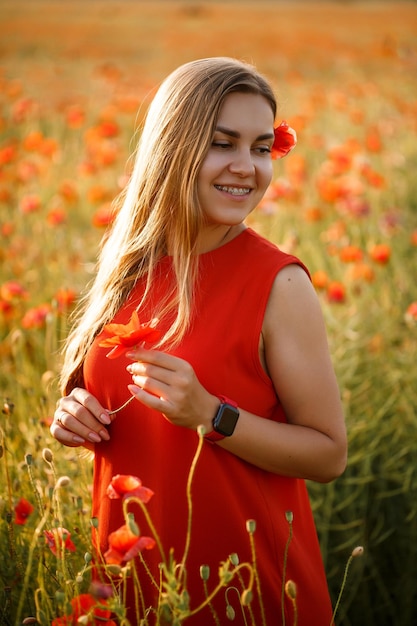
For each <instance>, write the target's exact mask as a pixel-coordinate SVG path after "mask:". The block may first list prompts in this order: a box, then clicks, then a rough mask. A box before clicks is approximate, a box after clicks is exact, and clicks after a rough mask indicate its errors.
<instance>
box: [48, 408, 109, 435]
mask: <svg viewBox="0 0 417 626" xmlns="http://www.w3.org/2000/svg"><path fill="white" fill-rule="evenodd" d="M63 406H65V409H64V408H63ZM54 422H55V424H56V425H57V427H58V428H59V429H61V430H65V431H68V432H69V433H70V434H72V435H73V436H75V437H80V438H81V439H83V440H88V441H90V442H91V443H99V442H100V441H102V440H105V441H108V440H109V439H110V436H109V433H108V432H107V430H106V429H105V428H104V427H103V424H102V423H101V422H99V421H98V420H97V419H96V418H95V417H94V416H93V415H92V414H91V413H90V412H89V411H88V410H87V409H86V408H85V407H84V406H83V405H82V404H80V403H79V402H76V401H75V400H73V399H70V398H69V397H67V398H66V402H65V403H62V405H61V407H60V408H58V409H57V410H56V411H55V415H54ZM52 434H53V435H54V436H55V432H53V433H52ZM56 434H57V435H58V437H57V438H58V439H59V438H60V437H61V438H62V436H63V433H62V432H61V431H60V430H58V431H57V432H56ZM64 438H65V442H67V441H68V436H67V435H65V437H64ZM79 443H81V442H79Z"/></svg>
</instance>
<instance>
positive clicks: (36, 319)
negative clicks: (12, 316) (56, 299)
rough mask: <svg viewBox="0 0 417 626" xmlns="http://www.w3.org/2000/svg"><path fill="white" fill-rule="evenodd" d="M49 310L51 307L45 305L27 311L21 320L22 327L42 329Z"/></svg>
mask: <svg viewBox="0 0 417 626" xmlns="http://www.w3.org/2000/svg"><path fill="white" fill-rule="evenodd" d="M51 310H52V307H51V305H50V304H47V303H45V304H40V305H39V306H36V307H33V308H32V309H28V310H27V311H26V313H25V314H24V316H23V318H22V327H23V328H43V327H44V326H45V324H46V318H47V317H48V315H49V313H50V312H51Z"/></svg>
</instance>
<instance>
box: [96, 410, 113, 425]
mask: <svg viewBox="0 0 417 626" xmlns="http://www.w3.org/2000/svg"><path fill="white" fill-rule="evenodd" d="M99 419H100V422H101V423H102V424H106V425H107V426H108V425H109V424H111V419H110V415H108V414H107V413H102V414H101V415H100V417H99Z"/></svg>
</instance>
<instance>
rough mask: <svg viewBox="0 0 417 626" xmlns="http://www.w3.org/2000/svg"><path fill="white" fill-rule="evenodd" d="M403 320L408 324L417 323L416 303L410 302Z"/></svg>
mask: <svg viewBox="0 0 417 626" xmlns="http://www.w3.org/2000/svg"><path fill="white" fill-rule="evenodd" d="M405 320H406V322H409V323H411V322H412V323H415V322H417V302H412V303H411V304H410V305H409V306H408V307H407V310H406V312H405Z"/></svg>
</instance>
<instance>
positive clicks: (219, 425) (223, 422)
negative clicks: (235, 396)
mask: <svg viewBox="0 0 417 626" xmlns="http://www.w3.org/2000/svg"><path fill="white" fill-rule="evenodd" d="M219 400H220V406H219V409H218V411H217V413H216V415H215V416H214V419H213V430H212V431H211V432H209V433H207V435H204V439H205V440H206V441H210V443H214V442H215V441H221V440H222V439H224V438H225V437H230V436H231V435H233V431H234V430H235V427H236V424H237V420H238V419H239V409H238V408H237V403H236V402H235V401H234V400H230V398H226V397H225V396H219Z"/></svg>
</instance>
